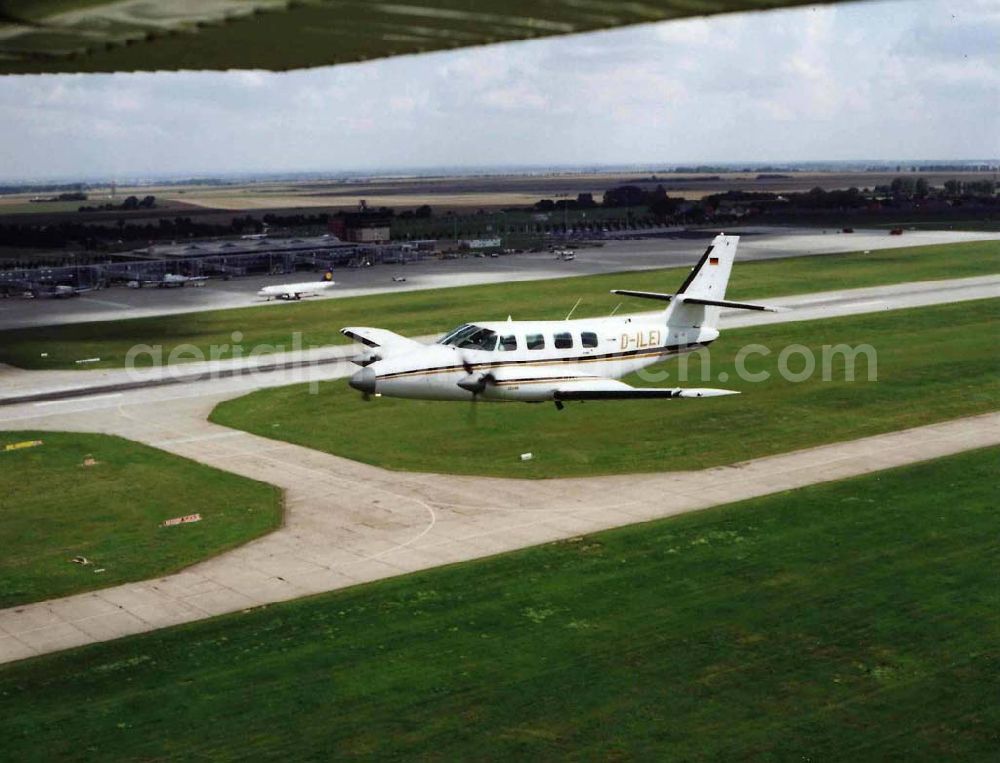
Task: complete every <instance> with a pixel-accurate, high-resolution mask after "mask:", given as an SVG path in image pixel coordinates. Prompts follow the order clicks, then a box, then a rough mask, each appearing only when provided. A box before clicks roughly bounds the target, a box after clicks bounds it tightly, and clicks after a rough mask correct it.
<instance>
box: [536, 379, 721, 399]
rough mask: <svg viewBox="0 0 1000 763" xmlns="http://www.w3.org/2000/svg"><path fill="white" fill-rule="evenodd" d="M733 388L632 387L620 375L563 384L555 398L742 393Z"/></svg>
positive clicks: (650, 396) (695, 395)
mask: <svg viewBox="0 0 1000 763" xmlns="http://www.w3.org/2000/svg"><path fill="white" fill-rule="evenodd" d="M738 394H740V393H739V392H737V391H736V390H732V389H712V388H710V387H632V386H630V385H628V384H626V383H625V382H621V381H618V380H616V379H581V380H580V381H569V382H566V383H565V384H560V385H559V387H558V388H557V389H556V390H555V391H554V392H553V399H554V400H559V401H563V400H565V401H570V400H649V399H655V398H659V399H663V398H674V397H722V396H723V395H738Z"/></svg>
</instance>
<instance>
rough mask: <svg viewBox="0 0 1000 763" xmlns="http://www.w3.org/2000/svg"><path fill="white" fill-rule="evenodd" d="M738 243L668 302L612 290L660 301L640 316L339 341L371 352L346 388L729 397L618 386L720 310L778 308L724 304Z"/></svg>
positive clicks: (533, 398) (703, 341) (500, 395)
mask: <svg viewBox="0 0 1000 763" xmlns="http://www.w3.org/2000/svg"><path fill="white" fill-rule="evenodd" d="M738 243H739V236H726V235H722V234H720V235H718V236H716V237H715V239H714V240H713V241H712V244H711V245H710V246H709V247H708V249H707V250H706V251H705V253H704V254H703V255H702V256H701V259H700V260H699V261H698V264H697V265H696V266H695V267H694V269H693V270H692V271H691V273H690V274H689V275H688V277H687V278H686V279H685V281H684V283H683V284H681V286H680V288H679V289H678V290H677V292H676V293H674V294H659V293H655V292H645V291H627V290H619V289H615V290H613V291H612V293H613V294H621V295H623V296H627V297H638V298H641V299H651V300H658V301H661V302H666V303H667V306H666V309H665V310H663V311H662V312H659V313H647V314H644V315H631V316H628V315H626V316H613V317H609V318H585V319H576V320H569V319H567V320H564V321H513V320H510V319H509V318H508V319H507V320H506V321H484V322H476V323H465V324H463V325H461V326H459V327H458V328H456V329H455V330H454V331H451V332H450V333H448V334H445V335H444V336H443V337H442V338H441V339H439V340H438V341H437V342H436V343H435V344H431V345H427V344H422V343H420V342H416V341H414V340H412V339H407V338H406V337H402V336H400V335H399V334H394V333H393V332H391V331H387V330H385V329H376V328H358V327H349V328H344V329H341V333H343V334H344V335H345V336H348V337H350V338H351V339H354V340H355V341H357V342H360V343H361V344H363V345H365V346H366V347H368V348H370V350H368V351H367V353H366V354H365V355H363V356H361V357H359V358H357V359H355V362H356V363H357V364H358V365H361V366H363V368H362V369H361V370H360V371H358V372H357V373H355V374H354V375H353V376H352V377H351V379H350V381H349V384H350V385H351V386H352V387H353V388H354V389H357V390H359V391H361V392H362V393H363V394H364V395H366V396H367V395H371V394H375V395H385V396H388V397H404V398H416V399H421V400H466V401H470V400H471V401H475V400H483V401H487V400H489V401H503V400H520V401H523V402H529V403H535V402H542V401H548V400H551V401H554V402H555V404H556V407H557V408H562V404H563V402H564V401H567V400H624V399H632V398H640V399H646V398H672V397H716V396H720V395H734V394H738V393H737V392H735V391H733V390H727V389H704V388H701V389H693V388H682V387H668V388H650V387H632V386H630V385H628V384H626V383H624V382H622V381H619V380H618V379H619V378H620V377H622V376H626V375H627V374H630V373H633V372H634V371H638V370H639V369H640V368H643V367H645V366H648V365H651V364H653V363H658V362H660V361H662V360H664V359H665V358H670V357H673V356H676V355H681V354H683V353H686V352H691V351H693V350H696V349H698V348H700V347H707V346H708V345H709V344H711V343H712V342H714V341H715V339H716V338H717V337H718V336H719V331H718V328H717V326H718V317H719V311H720V309H721V308H723V307H728V308H738V309H742V310H767V311H770V312H776V311H777V308H773V307H767V306H766V305H754V304H747V303H743V302H731V301H728V300H726V299H725V294H726V285H727V283H728V282H729V274H730V272H731V270H732V266H733V258H734V257H735V255H736V247H737V245H738Z"/></svg>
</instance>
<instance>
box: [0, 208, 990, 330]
mask: <svg viewBox="0 0 1000 763" xmlns="http://www.w3.org/2000/svg"><path fill="white" fill-rule="evenodd" d="M716 232H717V231H707V230H706V231H702V232H685V231H679V230H673V231H669V230H668V231H665V232H662V233H661V235H657V236H656V237H650V238H644V239H638V240H626V241H618V240H613V239H610V240H607V241H605V242H604V245H603V246H602V247H599V248H579V249H577V254H576V259H575V260H574V261H572V262H562V261H559V260H556V259H555V257H554V256H553V255H552V254H551V253H548V252H545V253H539V254H527V253H526V254H519V255H508V256H503V257H497V258H491V257H485V258H477V257H474V256H471V255H470V256H469V257H466V258H464V259H456V260H438V259H430V260H423V261H421V262H416V263H411V264H409V265H405V266H401V265H378V266H375V267H371V268H356V269H352V268H341V269H338V270H336V271H335V272H334V278H335V279H336V281H337V284H338V286H337V288H336V289H334V290H332V292H331V293H330V294H329V295H328V296H323V297H320V299H343V298H345V297H355V296H364V295H368V294H381V293H387V292H400V291H420V290H424V289H436V288H443V287H453V286H470V285H474V284H485V283H502V282H510V281H530V280H539V279H545V278H564V277H567V276H574V275H596V274H600V273H615V272H621V271H625V270H650V269H656V268H663V267H671V266H679V265H692V264H694V262H695V261H697V258H698V254H699V253H700V252H701V250H702V249H704V247H705V246H706V245H707V243H708V241H709V240H710V239H711V238H712V236H714V235H715V233H716ZM728 232H729V233H734V234H739V235H740V236H741V237H742V238H741V240H740V261H741V262H742V261H751V260H767V259H774V258H779V257H792V256H813V255H824V254H836V253H842V252H854V251H864V250H866V249H867V250H877V249H890V248H898V247H906V246H922V245H929V244H949V243H959V242H965V241H987V240H996V239H1000V233H977V232H965V231H907V232H906V233H905V234H904V235H903V236H890V235H888V232H887V231H884V230H860V229H859V230H858V231H857V232H855V233H852V234H844V233H840V232H838V231H836V230H833V229H830V230H823V229H818V230H817V229H813V228H778V227H765V226H743V227H738V228H734V229H731V230H729V231H728ZM394 275H402V276H405V277H406V282H405V283H394V282H393V281H392V276H394ZM311 278H316V279H317V280H318V279H319V274H309V273H305V272H302V273H298V274H291V275H284V276H256V277H247V278H237V279H233V280H231V281H221V280H211V281H209V282H207V284H206V285H205V286H204V287H203V288H194V287H184V288H174V289H126V288H121V287H118V288H113V289H107V290H104V291H98V292H93V293H88V294H84V295H81V296H80V297H77V298H74V299H41V300H25V299H0V330H2V329H9V328H22V327H28V326H43V325H59V324H64V323H78V322H81V321H104V320H119V319H122V318H141V317H148V316H153V315H172V314H177V313H189V312H199V311H203V310H226V309H233V308H239V307H250V306H257V305H264V304H269V305H271V306H272V307H273V308H274V309H278V310H280V309H282V304H281V303H278V302H270V303H267V302H263V301H262V300H261V299H260V298H259V297H257V296H256V293H257V291H258V290H259V289H260V288H261V287H262V286H266V285H273V284H280V283H288V282H289V281H308V280H310V279H311Z"/></svg>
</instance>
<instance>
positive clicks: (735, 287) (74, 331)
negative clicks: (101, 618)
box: [0, 241, 1000, 368]
mask: <svg viewBox="0 0 1000 763" xmlns="http://www.w3.org/2000/svg"><path fill="white" fill-rule="evenodd" d="M686 273H687V268H671V269H667V270H656V271H640V272H629V273H616V274H611V275H600V276H583V277H577V278H560V279H554V280H548V281H529V282H520V283H498V284H493V285H488V286H470V287H461V289H456V288H451V289H433V290H428V291H420V292H410V293H403V294H383V295H375V296H367V297H354V298H349V299H334V300H321V301H316V302H307V303H302V304H292V305H282V306H280V307H274V306H270V307H250V308H243V309H238V310H216V311H208V312H201V313H187V314H182V315H170V316H157V317H153V318H133V319H129V320H121V321H106V322H94V323H78V324H73V325H65V326H52V327H41V328H30V329H16V330H9V331H2V332H0V363H9V364H11V365H15V366H20V367H22V368H76V367H77V366H75V364H74V361H75V360H77V359H79V358H101V359H102V360H101V362H100V363H93V364H90V365H88V368H95V367H105V368H108V367H112V368H113V367H121V366H123V365H124V363H125V356H126V354H127V352H128V350H129V348H130V347H132V346H133V345H136V344H151V345H161V346H162V347H163V355H164V358H165V359H166V357H167V356H168V355H169V353H170V351H171V349H173V348H174V347H176V346H178V345H180V344H191V345H194V346H195V347H197V348H199V349H200V350H201V351H202V352H203V353H204V354H205V356H206V357H207V356H208V353H209V347H210V346H212V345H216V346H219V347H222V346H226V347H227V348H228V347H229V346H231V345H232V344H233V338H232V332H234V331H239V332H241V333H242V335H243V336H242V339H241V340H240V344H241V346H242V348H243V352H244V353H249V352H250V350H252V349H253V348H254V346H255V345H261V344H267V345H272V346H278V347H283V348H284V349H291V347H292V334H293V332H301V334H302V345H303V346H305V347H309V346H319V345H327V344H334V343H342V342H344V341H346V340H344V338H343V337H342V336H341V335H340V334H339V329H340V328H342V327H343V326H358V325H361V326H367V325H376V326H380V327H384V328H388V329H391V330H393V331H397V332H399V333H402V334H406V335H410V336H420V335H424V334H431V333H435V332H437V333H444V332H445V331H446V330H448V329H450V328H452V327H454V326H456V325H458V324H459V323H462V322H464V321H467V320H503V319H504V318H506V317H507V316H508V315H510V314H513V315H514V317H515V318H519V319H527V318H537V319H539V320H542V319H554V318H562V317H565V315H566V314H567V313H568V312H569V310H570V308H572V307H573V305H574V303H575V302H576V300H577V299H578V298H580V297H582V298H583V302H582V303H581V304H580V307H579V308H578V310H577V312H576V313H575V316H576V317H586V316H588V315H607V314H608V313H609V312H610V311H611V310H612V309H613V308H614V307H615V305H617V304H619V303H620V302H621V300H622V298H621V297H617V296H614V295H611V294H609V293H608V291H609V290H610V289H613V288H627V289H639V290H650V291H672V290H673V289H675V288H676V287H677V286H679V285H680V283H681V282H682V281H683V279H684V276H685V274H686ZM992 273H1000V241H988V242H976V243H968V244H956V245H948V246H924V247H914V248H905V249H895V250H885V251H875V252H872V253H871V254H862V253H855V254H844V255H827V256H823V257H798V258H789V259H783V260H776V261H774V260H772V261H770V262H742V263H737V264H736V267H735V270H734V273H733V277H732V281H731V283H730V288H729V291H728V293H727V296H729V297H730V298H731V299H758V298H761V297H768V296H777V295H786V294H803V293H808V292H817V291H827V290H830V289H846V288H855V287H862V286H875V285H883V284H891V283H901V282H904V281H926V280H931V279H938V278H963V277H968V276H976V275H987V274H992ZM649 308H650V305H649V303H648V302H642V301H638V300H626V302H625V306H624V310H626V311H627V310H648V309H649ZM43 352H47V353H48V357H47V358H42V357H40V356H41V353H43ZM230 354H231V352H230V350H228V349H227V350H226V351H225V352H220V354H219V357H228V356H229V355H230ZM145 361H147V359H146V358H145V356H144V357H143V358H140V362H145Z"/></svg>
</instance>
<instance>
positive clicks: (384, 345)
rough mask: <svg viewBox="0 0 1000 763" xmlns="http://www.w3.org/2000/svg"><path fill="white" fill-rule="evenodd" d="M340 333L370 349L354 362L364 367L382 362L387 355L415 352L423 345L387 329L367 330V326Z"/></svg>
mask: <svg viewBox="0 0 1000 763" xmlns="http://www.w3.org/2000/svg"><path fill="white" fill-rule="evenodd" d="M340 333H341V334H343V335H344V336H346V337H347V338H348V339H353V340H354V341H355V342H357V343H358V344H363V345H364V346H365V347H367V348H370V350H371V352H366V353H365V354H363V355H362V356H361V357H359V358H355V362H356V363H358V364H359V365H362V366H366V365H368V364H369V363H374V362H375V361H376V360H382V359H383V358H385V357H388V356H389V355H398V354H400V353H403V352H408V351H410V350H417V349H420V348H421V347H424V346H425V345H423V344H421V343H420V342H417V341H415V340H413V339H407V338H406V337H405V336H400V335H399V334H396V333H395V332H392V331H389V330H388V329H376V328H369V327H367V326H348V327H347V328H342V329H341V330H340Z"/></svg>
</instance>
